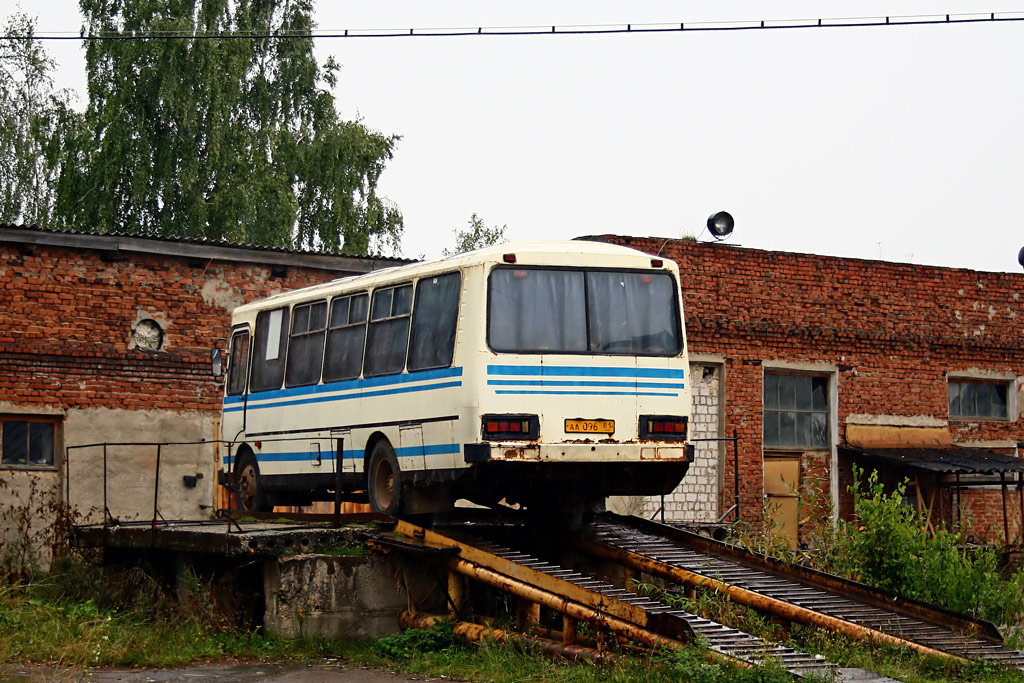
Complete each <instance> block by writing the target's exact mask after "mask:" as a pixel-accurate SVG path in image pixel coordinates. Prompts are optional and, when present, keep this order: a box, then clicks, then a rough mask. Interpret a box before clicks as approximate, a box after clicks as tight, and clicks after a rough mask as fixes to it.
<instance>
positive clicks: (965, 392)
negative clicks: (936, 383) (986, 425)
mask: <svg viewBox="0 0 1024 683" xmlns="http://www.w3.org/2000/svg"><path fill="white" fill-rule="evenodd" d="M1008 389H1009V385H1008V384H1007V383H1006V382H981V381H973V380H966V379H957V380H952V379H951V380H949V416H950V417H958V418H963V419H976V420H1006V419H1008V418H1009V417H1010V413H1009V410H1008V404H1007V395H1008V393H1009V392H1008Z"/></svg>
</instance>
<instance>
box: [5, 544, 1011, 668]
mask: <svg viewBox="0 0 1024 683" xmlns="http://www.w3.org/2000/svg"><path fill="white" fill-rule="evenodd" d="M185 578H186V581H185V583H187V584H189V585H190V586H191V587H192V591H191V592H192V593H193V595H192V597H190V598H189V599H188V600H186V601H183V602H177V601H176V600H175V599H174V598H173V597H172V596H171V595H170V594H169V593H168V592H167V591H166V590H165V589H164V587H163V586H162V585H160V583H159V582H157V581H156V580H155V579H153V578H152V577H151V575H150V574H148V573H146V572H144V571H142V570H140V569H138V568H133V569H129V570H127V571H122V572H117V573H113V574H110V573H106V574H105V573H104V572H101V571H99V570H97V568H96V567H94V566H91V565H89V564H86V563H83V562H72V563H63V564H61V565H60V566H58V568H57V569H56V570H55V571H54V572H52V573H51V574H49V575H47V576H43V577H40V578H38V579H37V580H35V581H34V582H32V583H14V584H8V585H5V586H2V587H0V663H4V662H6V663H12V662H24V663H37V664H45V665H49V666H56V667H66V668H71V669H90V668H98V667H115V666H116V667H176V666H186V665H192V664H196V663H202V662H209V661H220V660H225V659H234V660H242V661H296V662H322V661H330V662H340V663H342V664H352V665H366V666H373V667H382V668H387V669H391V670H396V671H401V672H403V673H407V674H420V675H428V676H434V677H436V676H447V677H449V678H453V679H459V680H469V681H493V682H495V683H502V682H506V681H507V682H509V683H511V682H512V681H553V682H555V683H590V682H593V683H597V682H598V681H600V682H602V683H605V682H607V683H625V682H627V681H628V682H633V681H652V682H653V683H660V682H661V681H666V682H668V681H678V680H687V681H693V682H695V683H733V682H735V683H776V682H778V683H781V682H782V681H790V680H792V679H791V678H790V677H789V675H788V674H786V673H785V672H784V671H782V670H781V669H779V668H777V667H772V666H768V667H761V668H754V669H743V668H737V667H732V666H726V665H722V664H720V663H717V662H712V661H710V660H709V659H708V656H707V655H708V652H707V651H706V650H704V649H703V648H701V647H700V646H699V645H694V646H690V647H687V648H683V649H681V650H679V651H676V652H657V653H648V654H647V655H641V656H629V657H625V656H624V657H620V658H618V659H617V660H616V662H614V663H602V664H595V663H592V662H582V663H567V662H562V661H554V660H551V659H548V658H546V657H544V656H542V655H541V654H540V653H539V652H536V651H533V650H529V649H528V650H525V651H522V650H517V649H515V648H514V647H511V646H502V645H497V644H495V643H493V642H489V643H488V642H485V643H481V644H477V645H468V644H465V643H462V642H460V641H459V640H458V639H457V638H456V637H455V636H454V635H453V634H452V632H451V628H450V626H445V625H439V626H437V627H435V628H433V629H430V630H426V631H424V630H418V629H410V630H408V631H405V632H403V633H401V634H397V635H394V636H389V637H388V638H384V639H381V640H379V641H376V642H372V643H351V642H334V641H328V640H325V639H302V640H288V639H282V638H273V637H267V636H264V635H263V634H262V633H260V632H248V631H246V630H244V629H240V628H238V627H237V626H235V625H234V623H233V622H232V621H231V620H230V619H227V618H225V617H213V616H210V615H211V613H212V610H210V609H209V607H210V604H209V603H210V600H211V598H209V596H208V595H206V596H204V595H203V594H202V592H203V585H202V582H201V581H200V580H198V579H196V578H195V577H185ZM207 590H208V587H207ZM197 594H198V595H197ZM687 607H688V608H690V609H692V610H693V611H701V612H704V613H705V614H709V615H710V614H713V615H714V617H715V618H717V619H720V620H722V621H724V622H731V623H733V624H734V625H736V626H738V627H741V628H745V629H746V630H748V631H751V632H756V633H759V634H760V635H762V636H765V637H769V638H777V637H779V636H780V635H783V634H782V632H781V631H780V630H779V628H778V627H777V625H775V624H773V623H772V622H770V621H768V620H766V619H765V618H764V617H762V616H759V615H756V614H755V613H752V612H749V610H746V608H742V607H739V606H737V605H735V604H733V603H731V602H729V601H728V600H723V599H721V598H716V597H714V596H705V597H703V598H700V599H699V600H697V601H691V602H690V603H689V604H688V605H687ZM791 644H792V645H794V646H796V647H800V648H801V649H804V650H806V651H809V652H813V653H819V654H822V655H824V656H825V657H826V658H827V659H829V660H831V661H834V662H837V663H839V664H842V665H844V666H853V667H861V668H869V669H873V670H876V671H879V672H880V673H883V674H885V675H888V676H892V677H893V678H898V679H901V680H906V681H911V682H913V683H918V682H920V683H925V682H928V683H932V682H935V683H945V682H949V683H953V682H960V681H979V682H980V683H1009V682H1010V681H1019V680H1021V676H1020V673H1019V672H1010V671H1005V670H1001V669H998V668H996V667H991V666H984V665H965V666H951V665H948V664H946V663H944V662H936V661H929V660H926V659H923V658H921V657H918V656H916V655H913V654H912V653H909V652H906V651H902V650H894V649H880V648H873V647H869V646H867V645H864V644H862V643H856V642H851V641H849V640H847V639H844V638H841V637H839V636H835V635H834V634H828V633H824V632H821V631H817V630H815V629H810V628H796V629H794V631H793V633H792V643H791Z"/></svg>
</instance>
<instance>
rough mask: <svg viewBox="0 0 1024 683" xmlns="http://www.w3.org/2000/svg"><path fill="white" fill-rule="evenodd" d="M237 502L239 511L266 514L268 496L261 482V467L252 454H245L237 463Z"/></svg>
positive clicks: (239, 457)
mask: <svg viewBox="0 0 1024 683" xmlns="http://www.w3.org/2000/svg"><path fill="white" fill-rule="evenodd" d="M235 500H236V501H237V502H238V509H239V510H245V511H246V512H266V511H267V510H269V509H270V507H269V506H268V505H267V496H266V493H264V491H263V485H262V482H260V466H259V464H258V463H257V462H256V458H254V457H253V455H252V453H243V454H241V455H240V456H238V462H237V463H235Z"/></svg>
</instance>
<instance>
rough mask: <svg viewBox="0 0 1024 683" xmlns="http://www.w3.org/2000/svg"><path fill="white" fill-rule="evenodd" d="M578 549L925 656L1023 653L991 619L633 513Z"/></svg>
mask: <svg viewBox="0 0 1024 683" xmlns="http://www.w3.org/2000/svg"><path fill="white" fill-rule="evenodd" d="M573 542H574V543H575V544H576V546H577V547H578V548H579V549H580V550H581V551H582V552H586V553H590V554H596V555H600V556H603V557H606V558H608V559H611V560H613V561H616V562H621V563H624V564H627V565H629V566H631V567H633V568H634V569H637V570H640V571H645V572H648V573H651V574H654V575H658V576H661V577H663V578H666V579H668V580H670V581H675V582H679V583H685V584H688V585H690V586H693V587H697V588H700V587H704V588H709V589H714V590H718V591H720V592H725V593H727V594H728V595H729V596H730V598H731V599H733V600H734V601H736V602H741V603H743V604H747V605H750V606H752V607H754V608H756V609H760V610H764V611H771V612H772V613H774V614H777V615H778V616H782V617H784V618H786V619H789V620H791V621H797V622H802V623H810V624H813V625H816V626H820V627H822V628H828V629H830V630H835V631H841V632H845V633H847V634H848V635H851V636H853V637H856V638H868V639H870V640H874V641H875V642H880V643H885V644H903V645H906V646H907V647H909V648H911V649H914V650H916V651H918V652H921V653H925V654H934V653H944V654H945V655H947V656H952V657H956V658H963V659H973V660H983V661H987V662H993V663H999V664H1002V665H1004V666H1008V667H1013V668H1017V669H1024V652H1020V651H1016V650H1012V649H1010V648H1008V647H1006V646H1005V645H1004V644H1003V638H1002V635H1001V634H1000V633H999V630H998V629H997V628H996V627H995V626H994V625H993V624H991V623H989V622H986V621H983V620H979V619H972V618H969V617H963V616H960V615H956V614H953V613H951V612H946V611H944V610H940V609H937V608H934V607H930V606H928V605H924V604H922V603H917V602H914V601H908V600H903V599H900V598H898V597H896V596H893V595H890V594H887V593H884V592H881V591H877V590H874V589H872V588H869V587H867V586H864V585H863V584H858V583H856V582H852V581H847V580H844V579H841V578H838V577H835V576H831V575H827V574H823V573H821V572H816V571H814V570H810V569H806V568H801V567H792V566H790V565H786V564H784V563H782V562H779V561H774V560H771V559H769V558H765V557H762V556H759V555H755V554H753V553H750V552H747V551H745V550H743V549H741V548H738V547H736V546H731V545H728V544H725V543H722V542H720V541H714V540H712V539H708V538H705V537H702V536H698V535H696V534H692V533H689V532H686V531H682V530H679V529H676V528H673V527H668V526H665V525H662V524H657V523H654V522H648V521H645V520H641V519H638V518H635V517H630V518H626V517H618V516H614V515H608V516H605V517H603V518H602V519H601V520H599V521H598V522H597V523H595V524H593V525H591V526H590V527H588V528H587V529H586V533H585V535H584V536H583V537H582V538H578V539H574V541H573Z"/></svg>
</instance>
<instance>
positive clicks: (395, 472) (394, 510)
mask: <svg viewBox="0 0 1024 683" xmlns="http://www.w3.org/2000/svg"><path fill="white" fill-rule="evenodd" d="M366 492H367V494H368V496H369V498H370V507H371V508H373V511H374V512H381V513H383V514H385V515H391V516H394V515H397V514H398V512H399V510H401V508H402V471H401V469H400V468H399V466H398V458H396V457H395V449H393V448H392V447H391V444H389V443H388V442H387V441H384V440H381V441H378V442H377V443H376V444H375V445H374V447H373V451H372V452H371V453H370V468H369V470H368V471H367V475H366Z"/></svg>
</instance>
